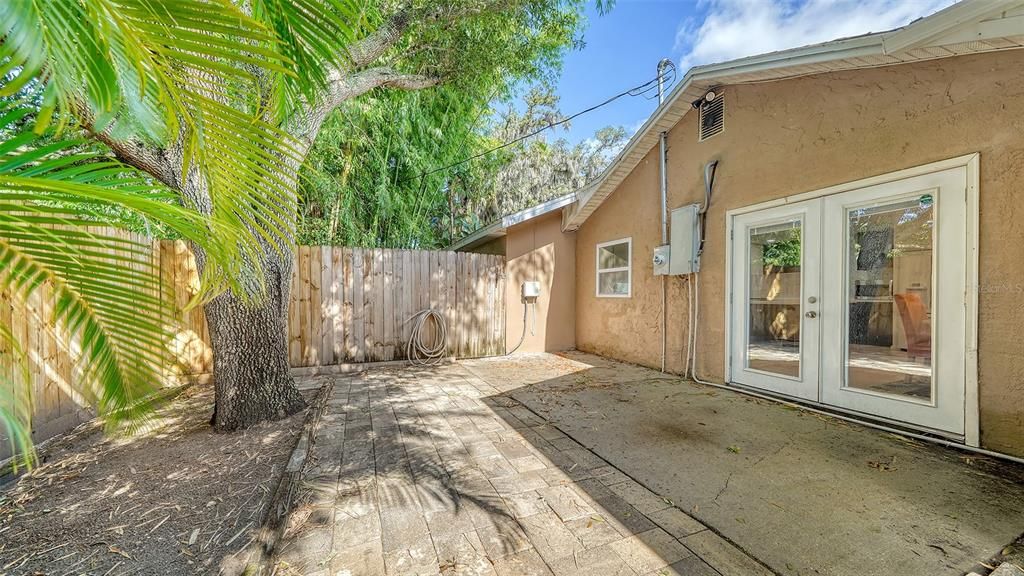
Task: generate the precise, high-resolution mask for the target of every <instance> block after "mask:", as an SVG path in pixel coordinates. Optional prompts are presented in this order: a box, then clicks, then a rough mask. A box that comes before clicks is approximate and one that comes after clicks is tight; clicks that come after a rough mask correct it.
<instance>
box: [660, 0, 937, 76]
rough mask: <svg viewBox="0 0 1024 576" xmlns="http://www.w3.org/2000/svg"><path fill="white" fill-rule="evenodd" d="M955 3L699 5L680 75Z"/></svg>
mask: <svg viewBox="0 0 1024 576" xmlns="http://www.w3.org/2000/svg"><path fill="white" fill-rule="evenodd" d="M952 3H953V0H703V1H702V2H701V4H700V8H701V9H702V12H703V13H704V20H703V22H700V23H697V22H696V21H694V20H693V19H690V20H687V21H686V22H683V23H682V24H681V25H680V27H679V31H678V32H677V34H676V48H675V49H676V51H677V52H681V53H682V58H681V59H680V67H681V68H682V69H683V70H686V69H688V68H690V67H691V66H695V65H699V64H711V63H714V62H724V61H726V60H732V59H734V58H740V57H743V56H751V55H754V54H763V53H766V52H774V51H776V50H783V49H786V48H795V47H797V46H805V45H808V44H816V43H819V42H825V41H828V40H834V39H836V38H844V37H847V36H856V35H859V34H865V33H867V32H882V31H885V30H890V29H893V28H897V27H899V26H903V25H905V24H907V23H909V22H911V21H912V20H914V19H916V18H919V17H921V16H926V15H928V14H931V13H933V12H935V11H937V10H939V9H941V8H944V7H946V6H948V5H950V4H952Z"/></svg>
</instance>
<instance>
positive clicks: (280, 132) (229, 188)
mask: <svg viewBox="0 0 1024 576" xmlns="http://www.w3.org/2000/svg"><path fill="white" fill-rule="evenodd" d="M245 6H246V8H247V9H249V10H250V11H251V14H247V13H246V12H244V11H243V10H242V7H241V3H239V4H234V3H232V2H230V1H227V0H75V1H66V0H34V1H31V2H28V1H15V2H0V38H2V41H0V105H2V107H0V136H2V140H0V290H9V291H10V292H11V293H12V294H13V296H14V297H15V298H17V299H25V298H28V297H29V295H30V294H33V293H35V292H36V291H38V290H40V289H42V287H43V286H44V285H49V286H50V288H51V290H52V292H53V294H54V296H55V298H56V302H57V304H56V314H57V321H58V328H60V329H61V330H62V331H64V332H65V333H66V334H67V335H68V336H70V337H71V338H75V339H77V340H78V341H79V346H80V348H81V354H82V355H83V356H84V358H83V366H84V367H85V370H84V372H83V374H82V375H81V378H80V381H79V382H77V384H79V386H80V389H79V390H78V391H79V392H80V393H83V394H84V395H85V396H86V397H87V398H90V399H91V400H92V401H93V402H94V404H95V406H96V407H97V408H98V412H99V415H100V416H101V417H104V418H106V419H107V420H108V422H110V423H117V422H120V421H135V420H137V419H138V418H139V417H141V416H143V415H144V414H146V413H147V411H148V407H149V401H150V399H151V398H152V395H151V392H152V390H153V388H154V386H157V385H158V384H159V382H160V373H161V370H162V369H163V368H164V367H165V366H167V365H168V364H169V363H170V362H171V358H170V357H169V356H168V351H167V350H168V349H167V347H166V346H165V343H166V342H167V340H168V339H169V338H170V337H172V336H173V334H174V322H173V317H172V310H171V309H170V308H169V306H170V303H172V302H173V301H174V299H173V298H166V297H163V296H161V294H162V292H163V291H164V290H165V287H164V286H162V285H161V284H160V280H159V274H158V273H157V270H155V269H154V268H153V267H152V264H151V262H152V259H151V258H149V254H148V252H149V250H150V249H151V248H150V245H149V243H142V244H139V243H135V242H131V241H127V240H125V239H124V238H123V236H121V235H117V234H110V235H105V234H99V233H96V232H92V231H89V230H87V229H86V228H85V227H86V226H88V225H90V224H95V223H96V221H97V219H100V220H107V221H112V222H114V223H116V224H121V225H123V224H125V222H131V221H134V222H136V223H140V224H144V225H147V226H148V225H152V226H157V227H160V228H162V229H163V230H165V231H167V232H168V233H170V234H174V235H177V236H179V237H181V238H184V239H186V240H189V241H191V242H193V243H194V244H195V246H197V247H198V248H200V249H202V251H203V253H204V254H205V255H206V258H205V260H204V264H205V266H204V268H203V273H204V277H203V290H204V291H203V296H204V297H210V296H212V295H214V294H216V293H217V292H218V291H220V290H222V289H224V288H227V287H230V288H231V289H233V290H234V291H235V292H236V293H238V294H239V295H241V296H244V297H247V298H258V297H260V295H261V293H262V291H263V290H264V284H263V281H262V279H263V277H262V274H261V271H260V270H258V263H259V262H260V261H261V260H260V258H259V256H260V255H261V254H262V251H263V249H264V248H265V246H266V245H267V243H271V244H275V245H280V243H281V240H282V239H284V238H288V237H290V235H291V234H292V230H293V227H294V213H295V196H294V194H295V188H296V183H295V181H294V179H293V178H294V171H291V170H287V169H282V168H284V167H286V166H287V165H288V163H289V162H290V163H292V164H297V163H299V162H301V159H302V158H301V154H299V152H298V150H299V149H300V148H299V147H298V146H297V145H296V144H297V143H296V142H295V141H294V140H293V139H292V138H291V136H289V135H288V134H287V133H286V132H285V129H284V125H285V123H286V121H287V120H288V118H289V114H291V113H292V112H293V111H294V110H295V109H296V105H297V103H298V102H300V101H301V100H303V99H305V100H307V101H312V99H313V98H314V97H318V96H319V95H320V94H321V93H322V92H323V89H324V87H325V82H326V74H327V70H328V69H329V67H330V66H332V65H335V64H339V63H341V62H344V61H346V59H347V54H346V52H345V50H344V43H345V42H347V41H348V40H349V39H351V38H353V37H355V35H356V34H357V31H358V30H360V24H359V22H360V21H359V17H358V14H359V10H358V4H357V2H356V0H319V1H316V2H313V1H312V0H297V1H290V2H282V1H278V0H264V1H255V2H248V3H246V4H245ZM318 69H319V73H317V70H318ZM266 86H270V87H271V89H270V90H269V92H268V91H265V90H262V89H261V88H263V87H266ZM80 135H85V136H86V137H89V138H91V139H93V142H87V141H85V140H82V139H80V137H79V136H80ZM96 140H99V141H102V142H104V143H115V142H117V143H121V144H123V145H125V146H127V147H128V148H130V149H131V150H132V151H136V152H138V151H139V150H147V149H151V150H153V151H154V154H155V153H163V154H168V153H169V154H171V155H172V157H174V158H175V160H174V161H173V162H171V164H172V165H173V167H174V168H173V170H171V172H172V173H170V174H168V173H159V174H158V173H155V172H153V173H150V174H149V175H145V174H142V173H140V172H138V171H136V170H134V169H132V168H129V167H127V166H125V165H122V164H120V163H119V162H116V161H114V160H113V159H111V158H110V156H109V155H107V153H105V151H103V150H102V148H99V147H97V146H96V145H95V141H96ZM179 157H180V161H178V160H177V159H178V158H179ZM175 172H176V173H175ZM156 179H160V180H161V181H162V182H163V184H168V185H171V186H177V185H180V183H181V182H184V181H186V180H188V181H190V182H192V181H198V182H199V183H201V184H202V185H203V186H205V188H206V189H207V190H208V191H209V202H206V203H203V205H199V206H189V207H184V206H182V198H181V197H180V196H178V195H177V194H176V193H174V192H172V191H171V190H170V189H169V188H165V187H164V186H163V185H162V184H160V183H158V182H157V180H156ZM179 187H180V186H179ZM13 340H14V337H13V335H12V334H11V331H10V329H9V327H8V326H4V327H3V329H2V330H0V348H2V350H3V356H5V358H4V360H5V362H4V363H5V364H6V360H8V358H10V359H13V360H15V361H18V360H24V358H22V356H20V355H19V354H17V353H16V346H14V344H15V342H14V341H13ZM13 376H14V379H13V381H11V382H8V383H7V384H8V385H9V386H10V388H5V390H10V389H16V388H17V387H18V386H21V385H27V383H26V382H23V381H22V379H21V378H19V377H18V374H14V375H13ZM6 377H7V376H5V378H6ZM31 412H32V411H31V396H30V395H26V394H13V395H11V394H6V393H5V395H4V396H3V397H2V398H0V424H2V425H3V427H5V428H6V429H7V437H8V439H9V440H10V441H11V442H12V443H14V444H15V448H16V450H18V451H20V452H21V454H22V455H23V456H25V457H27V458H30V456H31V453H30V448H31V447H30V441H29V435H28V430H29V420H28V418H29V417H30V415H31Z"/></svg>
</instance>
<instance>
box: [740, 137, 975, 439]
mask: <svg viewBox="0 0 1024 576" xmlns="http://www.w3.org/2000/svg"><path fill="white" fill-rule="evenodd" d="M980 158H981V155H980V154H979V153H977V152H975V153H973V154H966V155H963V156H957V157H955V158H949V159H946V160H940V161H938V162H932V163H930V164H922V165H920V166H914V167H911V168H906V169H904V170H898V171H896V172H890V173H888V174H879V175H877V176H871V177H869V178H863V179H861V180H854V181H852V182H844V183H842V184H837V185H834V186H829V187H827V188H821V189H818V190H812V191H809V192H803V193H800V194H794V195H791V196H786V197H784V198H777V199H774V200H768V201H765V202H760V203H757V204H752V205H749V206H743V207H741V208H734V209H731V210H727V211H726V213H725V227H726V235H725V237H726V242H727V243H728V246H727V249H726V251H725V282H726V286H727V287H728V291H729V294H728V297H727V298H725V338H724V344H725V355H724V358H725V371H724V374H725V381H726V382H727V383H731V382H732V361H731V350H732V348H731V343H732V336H733V335H732V334H731V331H732V324H733V313H732V310H733V306H732V300H733V297H734V294H733V288H734V286H733V274H732V266H733V262H732V252H733V246H732V244H733V242H734V241H735V239H734V238H733V217H734V216H737V215H740V214H746V213H748V212H754V211H757V210H763V209H765V208H771V207H773V206H781V205H785V204H791V203H794V202H801V201H804V200H810V199H813V198H820V197H822V196H829V195H832V194H839V193H841V192H847V191H850V190H856V189H858V188H865V187H868V186H874V185H877V184H884V183H887V182H893V181H896V180H903V179H906V178H911V177H914V176H920V175H923V174H930V173H932V172H939V171H942V170H948V169H950V168H959V167H963V168H965V169H966V171H967V194H966V200H967V222H966V231H967V247H966V248H967V250H966V262H965V264H966V276H967V278H966V281H967V282H966V283H967V290H966V293H965V294H964V300H965V310H966V315H967V317H966V324H967V327H966V331H967V334H965V338H964V340H965V350H964V360H965V362H964V371H965V374H964V387H965V389H964V443H965V444H967V445H968V446H979V445H980V439H981V438H980V436H981V434H980V422H979V414H978V226H979V224H978V220H979V212H978V196H979V188H980V171H979V165H980Z"/></svg>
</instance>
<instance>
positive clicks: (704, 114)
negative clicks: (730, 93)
mask: <svg viewBox="0 0 1024 576" xmlns="http://www.w3.org/2000/svg"><path fill="white" fill-rule="evenodd" d="M723 130H725V95H724V94H722V93H721V92H717V93H716V94H715V99H714V100H712V101H710V102H708V101H707V100H705V101H703V102H701V103H700V134H698V136H697V141H699V142H703V141H704V140H707V139H708V138H711V137H712V136H714V135H716V134H721V133H722V131H723Z"/></svg>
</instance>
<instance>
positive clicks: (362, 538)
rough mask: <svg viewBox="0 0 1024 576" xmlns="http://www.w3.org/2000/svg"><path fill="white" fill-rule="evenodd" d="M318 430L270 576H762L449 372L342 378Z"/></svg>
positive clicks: (506, 403) (539, 424)
mask: <svg viewBox="0 0 1024 576" xmlns="http://www.w3.org/2000/svg"><path fill="white" fill-rule="evenodd" d="M320 429H321V432H320V433H319V435H318V438H317V440H316V444H315V446H314V449H313V452H312V453H311V456H310V457H311V458H312V459H313V460H312V462H313V465H312V468H311V470H310V472H309V474H307V476H306V479H305V483H304V484H305V490H306V495H305V498H304V500H305V502H304V506H303V508H302V510H300V513H299V514H298V515H297V517H298V519H297V521H296V525H294V526H292V527H291V528H290V529H289V534H288V536H287V537H286V540H285V542H284V543H282V545H281V546H280V553H279V555H278V558H277V562H278V563H277V567H278V569H279V572H280V573H301V574H332V575H334V574H343V575H344V574H351V575H360V576H362V575H375V574H396V575H411V574H445V575H448V574H458V575H463V574H466V575H468V574H495V575H515V576H521V575H531V574H536V575H550V574H554V575H558V576H560V575H563V574H565V575H568V574H588V575H590V576H593V575H604V574H608V575H614V574H623V575H627V574H628V575H632V574H640V575H647V574H652V575H653V574H666V575H669V574H683V575H688V576H703V575H709V576H713V575H718V574H723V575H732V574H736V575H739V574H744V575H747V574H752V575H756V574H770V573H771V572H770V571H768V570H767V569H765V568H764V567H763V566H762V565H760V564H759V563H758V562H756V561H754V560H752V559H751V558H749V557H748V556H747V555H746V554H744V553H743V552H742V551H740V550H739V549H737V548H736V547H735V546H733V545H731V544H730V543H728V542H727V541H725V540H723V539H722V538H720V537H719V536H718V535H716V534H715V533H713V532H712V531H709V530H708V529H707V528H706V527H705V526H704V525H703V524H701V523H700V522H698V521H696V520H694V519H693V518H691V517H690V516H688V515H687V514H685V513H684V512H682V511H681V510H679V509H678V508H676V507H675V506H673V505H672V503H671V502H670V501H668V500H665V499H662V498H660V497H658V496H657V495H655V494H653V493H652V492H650V491H648V490H647V489H645V488H644V487H643V486H641V485H640V484H638V483H636V482H635V481H633V480H632V479H631V478H629V477H628V476H626V475H625V474H623V473H622V472H620V471H619V470H617V469H615V468H614V467H612V466H610V465H609V464H608V463H607V462H606V461H604V460H603V459H601V458H600V457H598V456H596V455H595V454H594V453H592V452H590V451H589V450H586V449H585V448H583V447H582V446H581V445H580V444H578V443H577V442H575V441H574V440H572V439H571V438H569V437H568V436H566V435H565V434H563V433H562V432H560V431H558V430H557V429H555V428H553V427H551V426H550V425H548V424H547V423H546V422H545V421H544V420H542V419H541V418H539V417H538V416H537V415H536V414H534V413H533V412H532V411H530V410H529V409H527V408H525V407H524V406H522V405H521V404H519V403H518V402H516V401H515V400H512V399H510V398H507V397H503V396H500V395H499V393H498V390H497V389H495V388H494V387H493V386H491V385H490V384H488V383H487V382H485V381H483V380H481V379H480V378H478V377H476V376H474V375H473V374H472V373H471V372H469V371H468V370H467V369H466V368H465V367H464V366H462V365H459V364H452V365H445V366H441V367H437V368H432V369H412V368H403V369H388V370H376V371H371V372H365V373H362V374H359V375H355V376H351V377H345V378H339V379H337V380H336V382H335V385H334V389H333V395H332V397H331V400H330V401H329V407H328V411H327V413H326V414H325V416H324V418H323V420H322V422H321V428H320ZM698 552H699V553H698ZM709 561H710V564H709V563H708V562H709ZM712 566H713V567H712Z"/></svg>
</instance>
